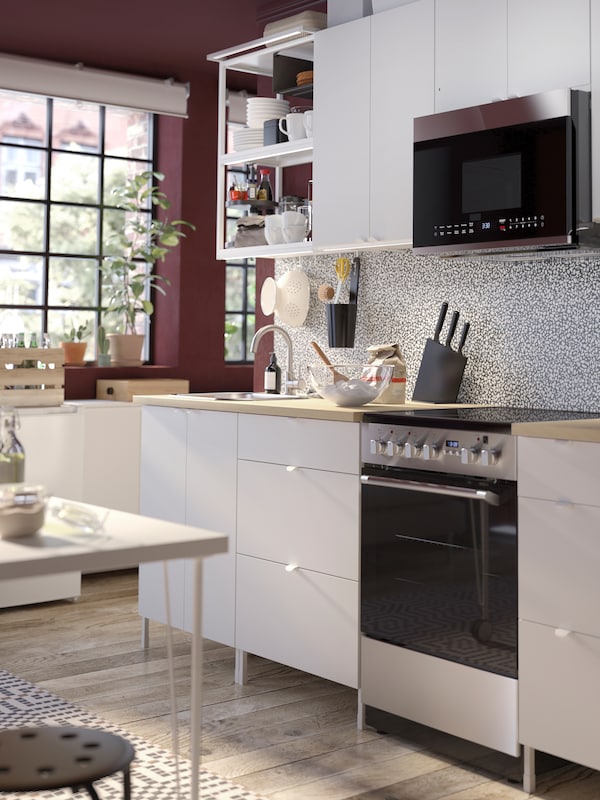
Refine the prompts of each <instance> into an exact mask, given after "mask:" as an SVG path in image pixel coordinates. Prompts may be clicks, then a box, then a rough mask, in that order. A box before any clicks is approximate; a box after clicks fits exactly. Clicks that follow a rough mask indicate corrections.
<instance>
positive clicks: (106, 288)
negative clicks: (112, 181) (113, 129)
mask: <svg viewBox="0 0 600 800" xmlns="http://www.w3.org/2000/svg"><path fill="white" fill-rule="evenodd" d="M162 180H164V175H163V174H162V173H160V172H151V171H145V172H141V173H139V174H138V175H134V176H133V177H132V178H128V179H126V180H125V182H124V183H123V184H121V185H119V186H116V187H115V188H113V190H112V194H113V196H114V197H115V201H116V202H115V204H116V206H117V208H120V209H122V210H123V211H124V212H125V217H124V223H123V227H122V228H121V229H120V230H118V231H117V232H116V233H115V234H114V235H113V236H111V237H110V238H109V242H108V244H109V246H110V248H111V250H112V251H113V252H114V253H115V254H114V255H108V256H106V257H105V258H104V261H103V263H102V276H103V284H102V286H103V296H104V302H103V305H104V306H105V313H106V314H107V315H111V314H113V315H115V316H116V317H117V323H116V325H115V331H116V332H115V333H109V334H107V337H108V339H109V340H110V352H111V361H112V364H114V365H115V366H139V365H140V364H141V363H142V359H141V352H142V347H143V342H144V333H143V328H142V326H141V325H140V324H139V318H140V317H141V316H146V317H150V316H151V315H152V314H153V313H154V304H153V302H152V299H151V294H152V292H153V291H157V292H161V294H165V287H167V286H169V285H170V283H171V282H170V281H169V279H168V278H165V277H164V276H162V275H158V274H156V272H155V271H154V269H155V266H156V263H157V262H158V261H164V259H165V256H166V255H167V253H168V252H169V251H170V250H171V249H173V248H174V247H177V246H178V245H179V243H180V241H181V239H182V238H183V237H184V236H185V233H184V232H183V231H182V227H183V226H187V227H189V228H191V229H192V230H195V227H194V225H192V224H191V223H190V222H186V221H185V220H181V219H179V220H172V221H170V220H169V219H168V218H167V217H166V216H165V215H164V214H163V215H162V216H161V217H160V218H157V217H154V216H151V213H150V212H151V211H152V210H153V209H159V210H160V211H162V212H165V211H167V210H168V209H169V208H170V206H171V203H170V201H169V199H168V198H167V196H166V195H165V193H164V192H161V191H160V190H159V188H158V185H157V183H156V181H162ZM123 346H125V348H126V350H125V352H123V349H122V348H123Z"/></svg>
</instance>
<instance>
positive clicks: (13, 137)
mask: <svg viewBox="0 0 600 800" xmlns="http://www.w3.org/2000/svg"><path fill="white" fill-rule="evenodd" d="M47 119H48V101H47V99H46V98H45V97H39V96H37V95H28V94H20V93H19V92H6V91H3V92H0V140H1V141H3V142H10V143H12V144H14V143H20V144H24V143H27V144H32V145H36V144H38V145H42V146H45V145H46V129H47Z"/></svg>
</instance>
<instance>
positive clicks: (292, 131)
mask: <svg viewBox="0 0 600 800" xmlns="http://www.w3.org/2000/svg"><path fill="white" fill-rule="evenodd" d="M279 130H280V131H281V132H282V133H285V135H286V136H287V137H288V139H289V140H290V142H293V141H295V140H296V139H306V130H305V129H304V114H286V115H285V117H282V118H281V119H280V120H279Z"/></svg>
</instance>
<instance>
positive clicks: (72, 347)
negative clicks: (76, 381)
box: [60, 322, 89, 367]
mask: <svg viewBox="0 0 600 800" xmlns="http://www.w3.org/2000/svg"><path fill="white" fill-rule="evenodd" d="M88 329H89V325H88V323H87V322H85V323H84V324H83V325H79V326H78V327H77V328H76V327H75V325H71V327H70V329H69V330H67V331H65V334H64V338H63V341H62V342H61V343H60V346H61V347H62V349H63V351H64V355H65V364H71V365H72V366H77V367H82V366H84V364H85V360H84V359H85V351H86V348H87V342H84V341H83V337H84V336H85V335H86V334H87V333H88Z"/></svg>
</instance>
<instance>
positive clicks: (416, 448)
mask: <svg viewBox="0 0 600 800" xmlns="http://www.w3.org/2000/svg"><path fill="white" fill-rule="evenodd" d="M420 455H421V445H420V444H415V443H413V442H406V444H405V445H404V456H405V457H406V458H418V457H419V456H420Z"/></svg>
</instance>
